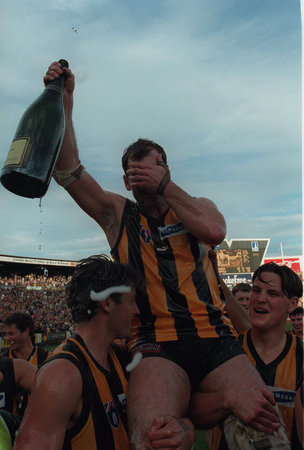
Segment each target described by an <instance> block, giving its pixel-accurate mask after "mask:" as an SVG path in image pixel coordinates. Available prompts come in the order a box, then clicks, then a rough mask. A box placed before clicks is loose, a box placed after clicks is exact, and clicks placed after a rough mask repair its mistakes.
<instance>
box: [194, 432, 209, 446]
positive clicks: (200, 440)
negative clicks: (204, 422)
mask: <svg viewBox="0 0 304 450" xmlns="http://www.w3.org/2000/svg"><path fill="white" fill-rule="evenodd" d="M192 450H208V445H207V442H206V438H205V433H204V431H202V430H196V441H195V443H194V445H193V447H192Z"/></svg>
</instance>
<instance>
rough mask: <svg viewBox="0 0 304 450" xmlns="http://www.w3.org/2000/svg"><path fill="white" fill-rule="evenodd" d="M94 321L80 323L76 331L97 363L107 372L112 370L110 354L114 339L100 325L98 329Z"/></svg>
mask: <svg viewBox="0 0 304 450" xmlns="http://www.w3.org/2000/svg"><path fill="white" fill-rule="evenodd" d="M93 320H94V319H91V320H90V322H81V323H79V324H78V325H77V326H76V330H75V331H76V333H77V334H78V335H79V336H80V337H81V338H82V339H83V340H84V343H85V344H86V346H87V348H88V350H89V351H90V353H91V355H92V356H93V357H94V358H95V359H96V361H97V362H98V363H99V364H100V365H101V366H102V367H103V368H105V369H106V370H110V366H109V361H108V354H109V346H110V344H111V342H112V338H111V337H110V336H109V335H107V333H105V332H104V330H103V328H102V327H101V326H100V325H99V326H98V327H97V328H96V326H95V324H94V323H93Z"/></svg>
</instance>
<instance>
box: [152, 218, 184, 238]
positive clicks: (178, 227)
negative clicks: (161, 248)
mask: <svg viewBox="0 0 304 450" xmlns="http://www.w3.org/2000/svg"><path fill="white" fill-rule="evenodd" d="M158 230H159V235H160V238H161V239H162V240H163V239H167V238H168V237H170V236H177V235H178V234H185V233H187V232H188V231H187V229H186V227H185V226H184V224H183V223H182V222H177V223H174V224H171V225H166V226H164V227H158Z"/></svg>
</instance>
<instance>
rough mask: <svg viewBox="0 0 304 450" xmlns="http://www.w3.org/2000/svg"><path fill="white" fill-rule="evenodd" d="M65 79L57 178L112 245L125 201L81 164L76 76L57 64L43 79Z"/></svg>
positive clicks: (55, 63)
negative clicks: (74, 114) (76, 128)
mask: <svg viewBox="0 0 304 450" xmlns="http://www.w3.org/2000/svg"><path fill="white" fill-rule="evenodd" d="M62 74H63V75H64V78H65V83H64V97H63V98H64V110H65V119H66V128H65V135H64V138H63V142H62V147H61V151H60V154H59V156H58V159H57V163H56V167H55V171H54V177H55V179H56V181H57V182H58V183H59V184H61V185H62V186H64V187H65V189H66V190H67V191H68V192H69V194H70V195H71V196H72V197H73V199H74V200H75V201H76V203H78V205H79V206H80V207H81V208H82V209H83V210H84V211H85V212H86V213H87V214H88V215H89V216H91V217H92V218H93V219H94V220H96V222H97V223H98V224H99V225H100V226H101V227H102V228H103V230H104V231H105V233H106V235H107V238H108V240H109V243H110V245H112V244H113V243H114V242H115V241H116V238H117V235H118V232H119V225H120V219H121V215H122V211H123V208H124V205H125V198H124V197H122V196H119V195H117V194H113V193H111V192H107V191H104V190H103V189H102V188H101V186H100V185H99V184H98V183H97V182H96V181H95V180H94V178H93V177H92V176H91V175H90V174H89V173H88V172H86V171H85V169H84V167H83V165H82V164H81V162H80V158H79V154H78V147H77V141H76V136H75V131H74V126H73V120H72V112H73V95H74V88H75V76H74V74H73V73H72V71H71V70H70V69H69V68H66V67H64V68H62V67H61V65H60V63H58V62H53V63H52V64H51V65H50V66H49V68H48V71H47V73H46V75H45V77H44V79H43V81H44V84H45V85H47V84H48V83H49V82H51V81H53V80H54V79H56V78H58V77H59V76H60V75H62Z"/></svg>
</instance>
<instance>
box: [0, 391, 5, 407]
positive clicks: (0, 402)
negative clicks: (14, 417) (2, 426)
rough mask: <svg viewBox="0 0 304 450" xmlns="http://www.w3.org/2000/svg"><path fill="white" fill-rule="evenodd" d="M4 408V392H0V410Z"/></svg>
mask: <svg viewBox="0 0 304 450" xmlns="http://www.w3.org/2000/svg"><path fill="white" fill-rule="evenodd" d="M4 407H5V392H0V408H4Z"/></svg>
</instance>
